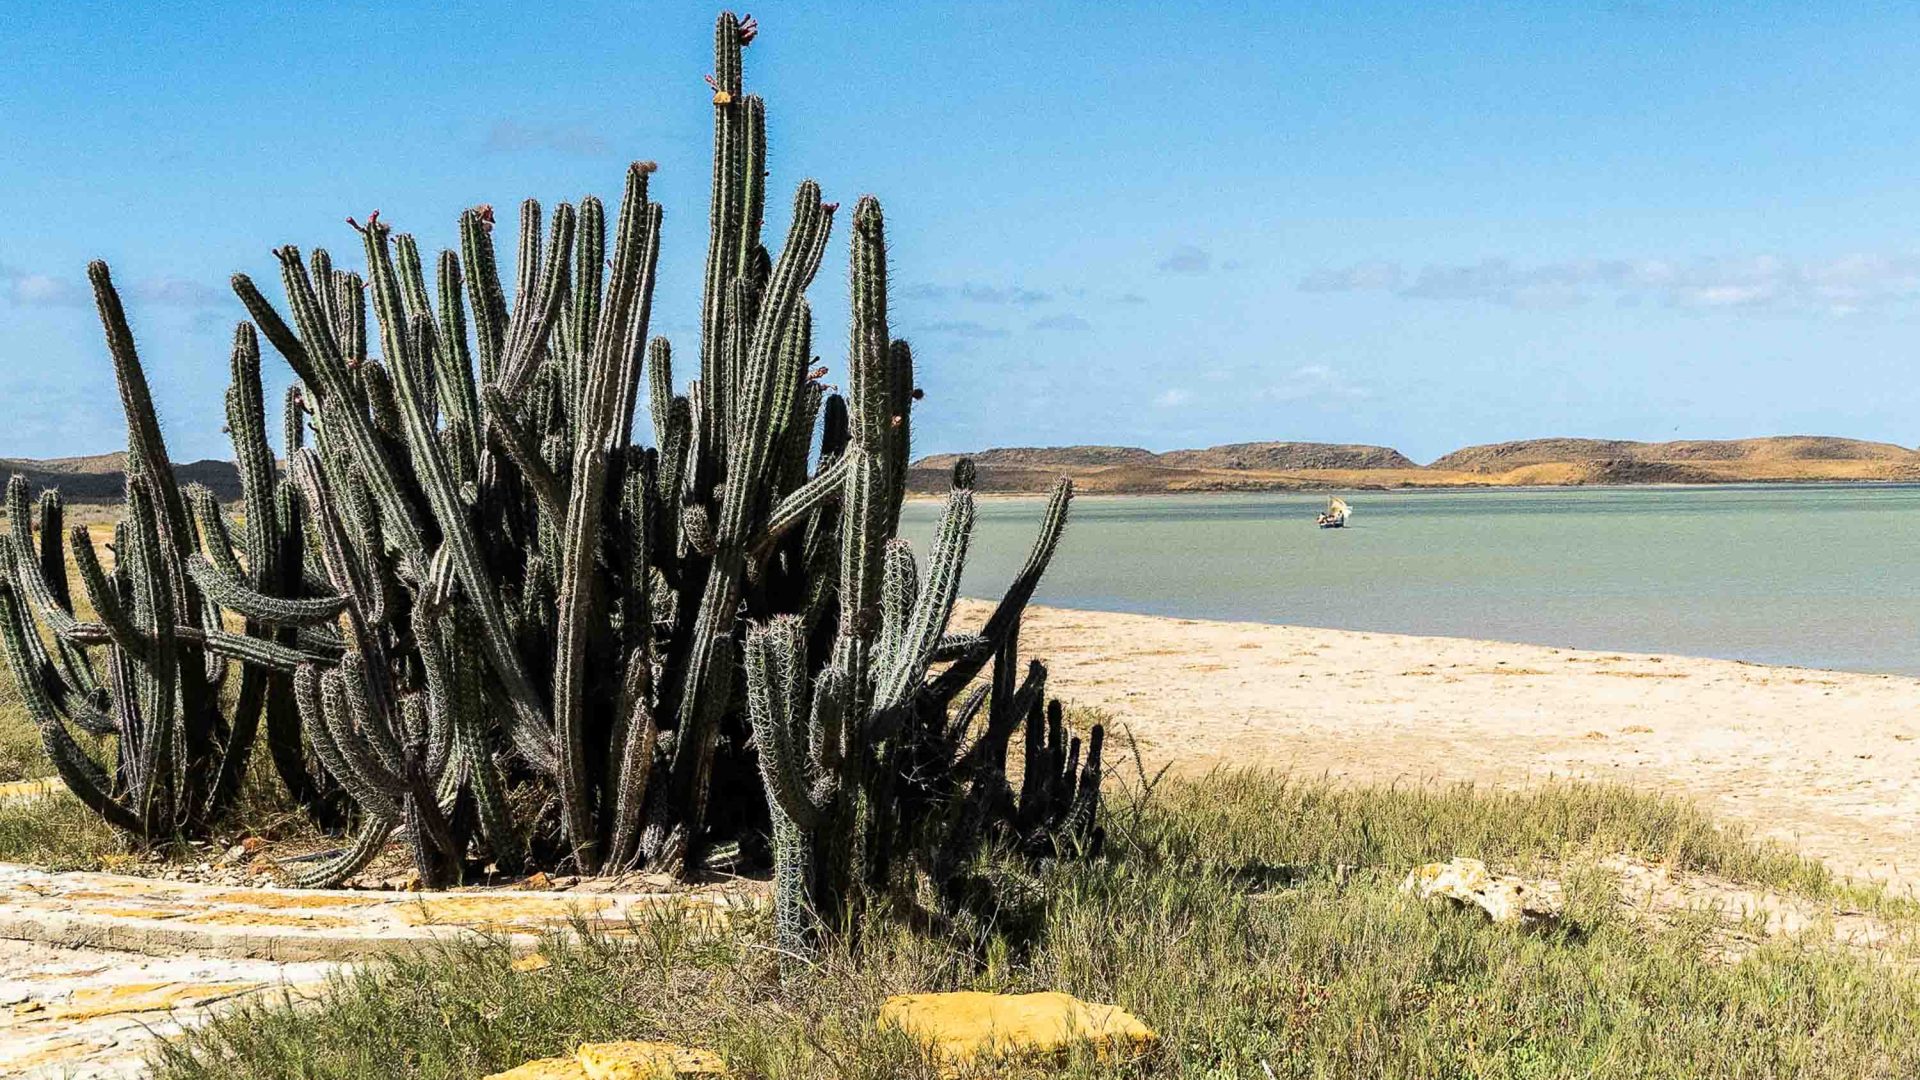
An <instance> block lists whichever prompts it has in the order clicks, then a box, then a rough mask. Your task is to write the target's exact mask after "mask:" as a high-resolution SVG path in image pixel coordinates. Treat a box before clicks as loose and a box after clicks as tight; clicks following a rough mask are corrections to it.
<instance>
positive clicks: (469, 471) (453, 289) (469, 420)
mask: <svg viewBox="0 0 1920 1080" xmlns="http://www.w3.org/2000/svg"><path fill="white" fill-rule="evenodd" d="M438 281H439V286H440V348H439V352H438V356H439V360H440V370H439V373H438V375H437V377H436V378H435V380H434V383H435V385H437V386H438V387H439V388H440V407H441V408H442V409H444V410H445V411H446V414H447V426H448V427H450V428H454V429H456V430H458V431H459V432H460V436H459V438H460V453H459V455H458V465H459V473H460V476H461V477H462V478H463V479H472V478H473V477H474V476H475V475H476V474H477V473H478V471H479V468H480V454H481V445H480V439H481V435H482V433H483V432H482V428H481V426H480V399H479V394H478V388H477V387H476V386H475V384H474V379H473V354H472V352H471V351H470V350H469V349H468V347H467V320H466V308H465V306H464V305H463V304H462V302H461V289H460V256H458V255H456V254H454V253H453V252H451V251H442V252H441V253H440V266H439V274H438Z"/></svg>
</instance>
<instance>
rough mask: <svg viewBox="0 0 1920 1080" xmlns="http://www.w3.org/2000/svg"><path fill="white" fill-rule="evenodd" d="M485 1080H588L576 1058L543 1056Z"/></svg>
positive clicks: (585, 1072) (584, 1070)
mask: <svg viewBox="0 0 1920 1080" xmlns="http://www.w3.org/2000/svg"><path fill="white" fill-rule="evenodd" d="M485 1080H587V1070H586V1069H584V1068H582V1067H581V1065H580V1062H579V1061H578V1060H576V1059H574V1058H541V1059H540V1060H538V1061H529V1062H527V1063H526V1064H525V1065H517V1066H515V1067H513V1068H511V1069H508V1070H507V1071H506V1072H497V1073H494V1074H493V1075H492V1076H489V1077H486V1078H485Z"/></svg>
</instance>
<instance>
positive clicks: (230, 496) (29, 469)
mask: <svg viewBox="0 0 1920 1080" xmlns="http://www.w3.org/2000/svg"><path fill="white" fill-rule="evenodd" d="M126 464H127V455H126V453H125V452H124V451H115V452H113V453H111V454H94V455H92V456H90V457H71V458H48V459H46V460H44V461H36V460H34V459H33V458H0V481H5V480H7V479H8V478H10V477H14V476H24V477H26V478H27V483H28V484H29V485H31V486H32V487H33V490H34V491H35V492H39V491H40V490H41V489H42V488H59V489H60V494H61V495H62V496H64V497H65V498H66V500H67V501H68V502H75V503H108V502H119V501H120V499H121V496H122V495H124V494H125V493H126V487H127V474H126ZM173 473H174V475H175V476H176V477H178V478H179V480H180V482H181V483H182V484H204V485H206V487H207V488H208V489H209V490H211V491H212V492H213V494H214V495H215V497H217V498H218V499H219V500H220V501H221V502H230V501H232V500H235V499H238V498H239V497H240V474H239V472H238V471H237V470H235V469H234V467H233V463H232V462H230V461H193V462H188V463H186V464H181V463H179V462H175V463H174V466H173Z"/></svg>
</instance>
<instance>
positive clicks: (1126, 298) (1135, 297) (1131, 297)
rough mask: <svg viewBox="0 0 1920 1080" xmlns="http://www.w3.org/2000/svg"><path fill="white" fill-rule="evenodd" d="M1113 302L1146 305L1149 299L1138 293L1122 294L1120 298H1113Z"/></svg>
mask: <svg viewBox="0 0 1920 1080" xmlns="http://www.w3.org/2000/svg"><path fill="white" fill-rule="evenodd" d="M1113 302H1114V303H1116V304H1128V305H1139V304H1144V303H1146V302H1147V298H1146V297H1144V296H1141V295H1140V294H1139V293H1137V292H1130V293H1121V294H1120V295H1119V296H1116V297H1114V298H1113Z"/></svg>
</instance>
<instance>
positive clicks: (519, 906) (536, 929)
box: [0, 863, 750, 962]
mask: <svg viewBox="0 0 1920 1080" xmlns="http://www.w3.org/2000/svg"><path fill="white" fill-rule="evenodd" d="M748 902H750V901H748V900H747V899H746V898H745V897H744V895H734V894H726V893H707V892H700V893H694V892H686V893H588V892H524V891H515V890H490V891H486V892H452V893H390V892H348V891H331V890H322V889H248V888H234V887H231V886H220V885H199V884H192V883H187V882H177V881H161V880H158V879H155V878H142V877H126V876H121V875H117V874H90V873H50V872H48V871H45V870H38V869H34V868H32V867H26V866H19V865H15V864H9V863H0V938H5V939H11V940H15V941H32V942H39V943H42V944H48V945H60V946H66V947H70V948H98V949H113V950H120V951H125V952H138V953H149V954H152V955H158V956H167V955H176V954H195V955H202V956H223V957H231V958H236V959H257V960H276V961H283V962H294V961H301V960H353V959H362V958H366V957H370V956H385V955H393V954H395V953H407V952H415V951H418V950H420V949H423V948H425V947H427V946H429V945H432V944H433V943H435V942H441V941H445V940H447V939H448V937H449V936H453V937H459V936H463V935H464V936H472V935H488V936H493V937H506V938H509V939H511V940H513V942H514V944H515V945H516V946H519V947H525V948H529V949H530V948H531V947H532V946H533V944H534V943H535V942H536V941H537V939H538V938H539V936H540V935H542V934H545V933H550V932H553V931H556V930H566V929H568V928H570V927H573V926H586V927H589V928H592V929H596V930H601V931H607V932H618V931H620V930H623V929H625V928H626V927H628V926H629V925H631V924H632V923H633V922H635V921H638V920H644V919H646V918H650V917H654V916H656V915H659V914H662V913H675V914H680V915H683V916H689V917H694V918H700V919H714V920H720V921H724V920H725V919H726V918H727V917H728V915H729V913H730V912H732V911H733V910H734V909H736V908H737V907H738V906H740V905H741V904H743V903H748Z"/></svg>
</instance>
